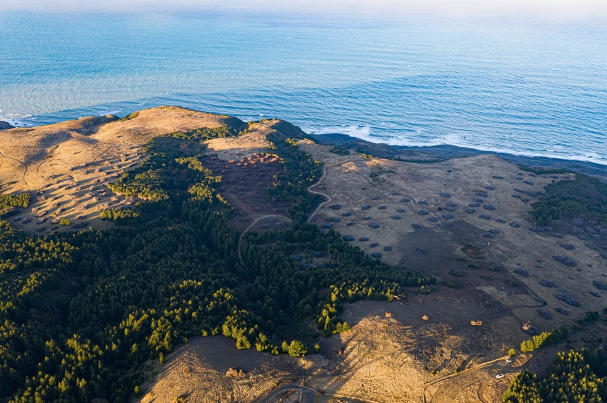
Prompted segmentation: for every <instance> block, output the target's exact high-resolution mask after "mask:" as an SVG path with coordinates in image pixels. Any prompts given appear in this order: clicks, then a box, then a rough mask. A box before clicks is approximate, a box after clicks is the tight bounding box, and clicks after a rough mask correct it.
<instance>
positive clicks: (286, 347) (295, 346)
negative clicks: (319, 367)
mask: <svg viewBox="0 0 607 403" xmlns="http://www.w3.org/2000/svg"><path fill="white" fill-rule="evenodd" d="M281 347H282V351H283V352H285V353H287V354H289V355H290V356H291V357H303V356H304V355H306V353H307V352H308V350H307V349H306V347H305V346H304V345H303V343H302V342H300V341H297V340H293V341H292V342H291V344H287V342H286V341H283V342H282V346H281Z"/></svg>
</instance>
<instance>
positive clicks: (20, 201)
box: [0, 193, 32, 218]
mask: <svg viewBox="0 0 607 403" xmlns="http://www.w3.org/2000/svg"><path fill="white" fill-rule="evenodd" d="M31 198H32V196H31V194H29V193H21V194H20V195H0V218H1V217H7V216H10V215H12V214H15V213H16V212H17V211H18V210H17V207H22V208H25V207H28V206H29V205H30V201H31Z"/></svg>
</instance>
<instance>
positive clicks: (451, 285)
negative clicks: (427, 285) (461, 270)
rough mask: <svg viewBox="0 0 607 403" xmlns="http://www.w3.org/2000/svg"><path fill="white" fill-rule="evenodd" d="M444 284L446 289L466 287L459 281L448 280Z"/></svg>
mask: <svg viewBox="0 0 607 403" xmlns="http://www.w3.org/2000/svg"><path fill="white" fill-rule="evenodd" d="M443 284H444V285H445V287H449V288H453V289H458V288H462V287H463V286H464V285H463V284H462V282H461V281H457V280H447V281H445V282H444V283H443Z"/></svg>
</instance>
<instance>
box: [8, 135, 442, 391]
mask: <svg viewBox="0 0 607 403" xmlns="http://www.w3.org/2000/svg"><path fill="white" fill-rule="evenodd" d="M188 141H191V140H189V139H178V138H175V137H162V138H157V139H154V140H153V141H151V143H150V145H149V147H147V153H148V158H147V159H146V160H145V162H144V163H143V164H142V166H140V167H139V168H137V169H135V170H134V171H133V172H129V173H127V174H125V176H123V178H122V179H121V180H120V181H118V185H117V187H116V189H115V190H116V191H120V190H122V193H125V191H127V192H131V193H132V194H139V195H140V194H141V193H140V192H142V190H145V191H146V192H148V193H147V194H148V195H149V196H151V197H149V198H150V201H148V202H145V203H140V204H139V205H138V206H137V207H136V210H135V211H136V214H139V216H140V219H139V220H133V221H132V222H130V224H131V225H130V226H116V227H113V228H112V229H110V230H106V231H97V230H92V229H89V230H84V231H81V232H77V233H76V232H72V233H60V234H55V235H52V236H45V237H35V236H34V237H29V236H26V235H25V234H24V233H22V232H20V231H14V230H12V229H11V227H10V225H9V224H8V223H7V222H6V221H1V220H0V400H2V401H7V402H29V401H91V400H93V399H95V398H100V399H107V400H108V401H112V402H126V401H130V399H131V398H132V395H133V391H134V390H136V389H135V388H136V387H137V386H138V385H140V384H141V383H142V382H143V381H144V380H145V373H144V371H143V369H144V364H145V362H146V361H147V360H149V359H160V360H161V361H164V359H165V358H164V357H165V356H166V355H167V354H168V353H170V352H171V351H172V349H173V347H174V345H175V344H177V343H186V342H187V340H188V338H190V337H193V336H197V335H202V336H207V335H219V334H223V335H224V336H226V337H231V338H234V339H235V343H236V346H237V347H238V348H242V349H247V348H253V346H254V347H255V348H256V349H257V350H258V351H264V352H269V353H272V354H279V353H281V352H285V353H288V354H291V355H294V356H301V355H303V354H306V353H310V352H315V351H318V345H317V344H316V342H317V340H318V337H319V335H320V333H321V332H323V333H325V334H330V333H334V332H339V331H344V330H347V328H348V325H347V324H346V323H343V322H342V321H340V319H339V313H340V311H341V310H342V309H343V304H344V303H345V302H353V301H356V300H359V299H364V298H372V299H384V300H390V299H392V298H393V297H394V295H397V294H398V293H400V292H402V289H401V287H403V286H416V287H419V286H422V285H426V284H433V283H434V281H435V279H434V278H431V277H424V276H420V275H418V274H416V273H412V272H409V271H406V270H403V269H399V268H394V267H391V266H388V265H385V264H383V263H381V262H379V261H378V260H376V259H371V258H369V257H368V256H366V255H365V254H364V253H363V252H362V251H361V250H360V249H359V248H357V247H353V246H351V245H349V244H347V243H346V242H344V241H343V240H342V239H341V237H340V236H339V235H338V234H336V233H335V232H330V233H329V234H323V233H321V232H320V231H319V230H318V228H317V227H316V226H313V225H309V224H304V223H302V222H303V221H305V220H303V219H301V214H302V212H304V211H308V210H309V209H310V208H311V207H310V206H313V204H312V203H313V200H314V198H311V197H310V196H309V195H307V194H306V193H307V192H306V187H307V186H308V184H309V183H311V182H312V181H313V178H316V176H317V174H318V173H319V168H318V165H317V164H316V163H315V162H314V161H312V160H311V158H310V157H309V156H308V155H305V154H304V153H301V152H300V151H298V147H294V146H291V145H288V144H286V143H285V142H284V141H282V144H281V143H280V142H277V143H276V144H281V145H278V146H277V150H278V152H280V153H282V155H281V157H282V158H283V159H284V160H285V165H286V172H285V174H284V175H283V176H282V177H280V178H279V179H280V182H281V183H282V186H281V187H279V188H278V189H275V190H274V192H273V196H274V197H276V198H283V199H288V198H290V199H289V200H295V201H297V202H300V203H302V204H303V206H300V209H299V210H297V209H294V210H292V214H293V216H294V217H300V218H299V219H298V220H296V221H295V224H294V225H293V227H292V228H291V229H289V230H287V231H285V232H284V233H276V232H270V233H264V234H254V233H252V234H247V235H246V236H245V237H244V243H243V248H242V252H243V259H244V261H245V263H246V267H245V266H243V265H242V264H241V263H240V259H239V257H238V254H237V247H238V236H239V234H238V233H237V231H236V230H235V229H234V228H233V227H232V226H231V225H230V224H229V222H228V218H229V217H230V216H231V214H232V210H231V207H230V206H229V205H228V204H227V203H226V202H225V200H224V199H223V198H221V195H219V194H218V193H217V191H216V189H215V186H216V185H217V184H218V183H219V182H220V180H221V178H219V177H216V176H213V175H212V173H211V172H210V171H209V170H208V169H206V168H205V167H204V156H202V155H198V154H196V153H198V152H199V148H196V147H180V145H181V144H183V143H182V142H188ZM287 147H288V148H287ZM184 150H185V151H184ZM285 150H286V151H285ZM188 153H190V154H188ZM151 173H154V174H153V175H152V174H151ZM311 178H312V179H311ZM154 195H156V196H154ZM158 195H163V197H157V196H158ZM307 203H309V205H310V206H307V205H306V204H307ZM106 211H107V210H106ZM104 214H105V215H106V216H107V218H108V219H114V218H126V217H120V216H119V214H120V213H117V212H116V211H107V212H105V213H104ZM128 214H130V213H128ZM268 242H274V243H275V244H276V246H275V247H274V248H269V247H266V246H267V244H268ZM293 251H302V252H304V251H316V252H320V253H322V255H323V256H325V257H326V260H327V264H326V265H324V267H319V266H315V267H309V268H307V269H302V267H301V266H300V265H299V264H298V263H296V262H295V261H294V260H293V259H292V258H291V256H290V253H292V252H293ZM327 290H328V292H326V291H327ZM315 319H316V320H317V324H318V327H319V331H315V330H314V329H313V328H310V327H309V326H307V324H308V323H310V321H311V320H315Z"/></svg>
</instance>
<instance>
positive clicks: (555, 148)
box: [0, 12, 607, 165]
mask: <svg viewBox="0 0 607 403" xmlns="http://www.w3.org/2000/svg"><path fill="white" fill-rule="evenodd" d="M606 66H607V25H606V24H604V22H603V23H600V22H591V21H568V22H567V21H539V20H532V19H529V20H522V19H519V20H509V19H487V20H483V19H480V18H477V19H448V18H438V17H424V18H422V17H415V18H414V17H411V18H409V19H406V18H400V19H390V18H377V17H373V18H370V17H367V18H365V17H361V16H343V15H342V16H316V17H314V18H312V17H305V16H298V15H292V14H255V13H236V12H226V13H219V12H196V13H193V12H192V13H182V14H178V13H176V14H164V15H161V14H117V13H116V14H112V13H104V14H91V13H74V14H61V13H44V14H42V13H32V12H5V13H0V120H9V121H10V122H13V123H14V124H18V125H23V126H33V125H41V124H48V123H54V122H59V121H63V120H67V119H74V118H78V117H82V116H88V115H100V114H110V113H111V114H117V115H121V116H122V115H126V114H128V113H130V112H132V111H135V110H138V109H142V108H148V107H152V106H158V105H168V104H170V105H180V106H184V107H188V108H193V109H198V110H203V111H209V112H216V113H226V114H229V115H233V116H237V117H239V118H241V119H243V120H258V119H260V118H269V117H278V118H281V119H284V120H287V121H290V122H291V123H293V124H296V125H298V126H300V127H302V128H303V129H304V130H305V131H306V132H308V133H310V134H326V133H344V134H348V135H351V136H354V137H359V138H363V139H366V140H370V141H374V142H386V143H390V144H399V145H411V146H430V145H439V144H449V145H455V146H462V147H470V148H475V149H479V150H485V151H496V152H503V153H510V154H516V155H525V156H545V157H553V158H562V159H571V160H581V161H588V162H595V163H598V164H602V165H607V67H606Z"/></svg>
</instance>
